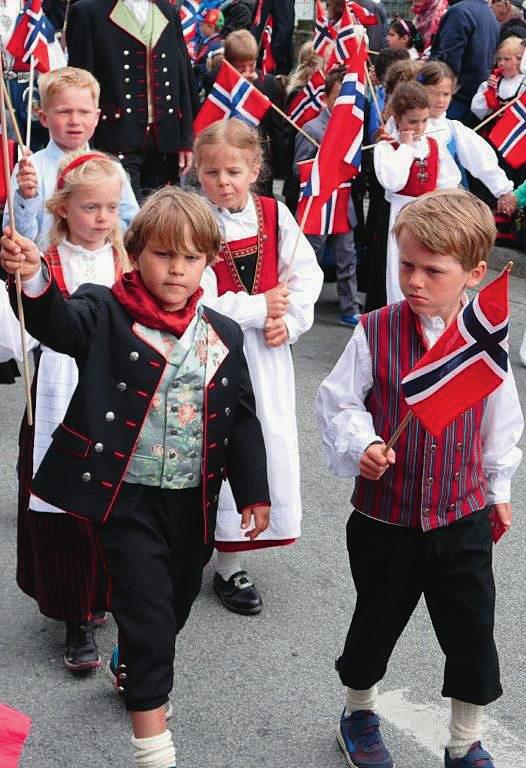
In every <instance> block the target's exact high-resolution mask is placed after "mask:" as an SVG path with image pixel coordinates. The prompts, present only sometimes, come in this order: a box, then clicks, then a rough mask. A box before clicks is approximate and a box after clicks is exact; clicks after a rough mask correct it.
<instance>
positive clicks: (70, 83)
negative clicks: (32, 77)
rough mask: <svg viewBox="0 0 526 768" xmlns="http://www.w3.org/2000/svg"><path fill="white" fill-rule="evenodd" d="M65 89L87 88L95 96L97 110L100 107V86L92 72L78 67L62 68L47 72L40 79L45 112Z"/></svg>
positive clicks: (39, 89) (39, 85)
mask: <svg viewBox="0 0 526 768" xmlns="http://www.w3.org/2000/svg"><path fill="white" fill-rule="evenodd" d="M64 88H87V89H89V91H90V93H91V95H92V96H93V103H94V105H95V108H96V109H98V107H99V96H100V85H99V83H98V81H97V80H96V79H95V78H94V77H93V75H92V74H91V72H88V71H87V70H85V69H78V68H77V67H61V69H54V70H52V71H51V72H46V73H45V74H43V75H40V76H39V78H38V92H39V94H40V106H41V109H42V111H43V112H45V111H46V110H47V109H49V105H50V103H51V102H52V101H53V99H54V98H55V97H56V95H57V94H58V93H60V91H62V90H63V89H64Z"/></svg>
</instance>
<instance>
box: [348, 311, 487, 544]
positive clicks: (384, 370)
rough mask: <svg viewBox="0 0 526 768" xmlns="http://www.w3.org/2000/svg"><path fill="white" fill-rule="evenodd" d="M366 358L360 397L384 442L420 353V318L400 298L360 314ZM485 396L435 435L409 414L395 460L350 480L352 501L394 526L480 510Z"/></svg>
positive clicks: (402, 409) (401, 409) (425, 524)
mask: <svg viewBox="0 0 526 768" xmlns="http://www.w3.org/2000/svg"><path fill="white" fill-rule="evenodd" d="M361 322H362V325H363V328H364V330H365V335H366V337H367V342H368V344H369V349H370V351H371V358H372V372H373V382H374V384H373V388H372V390H371V392H370V393H369V396H368V399H367V401H366V407H367V410H368V411H369V412H370V413H371V414H372V417H373V423H374V429H375V432H376V434H377V435H380V436H381V437H382V438H383V439H384V440H385V441H386V442H387V440H388V439H389V437H390V436H391V435H392V434H393V432H394V431H395V429H396V427H397V426H398V424H399V423H400V422H401V421H402V419H403V418H404V416H405V415H406V413H407V411H408V406H407V405H406V403H405V400H404V398H403V395H402V390H401V381H402V379H403V377H404V376H405V375H406V374H407V373H409V371H410V370H411V368H412V367H413V366H414V365H415V364H416V362H417V361H418V360H419V359H420V358H421V357H422V355H423V354H424V352H425V350H426V347H425V340H424V337H423V334H422V330H421V326H420V322H419V320H418V317H417V316H416V315H415V314H414V313H413V312H412V311H411V308H410V307H409V304H408V303H407V302H406V301H402V302H400V303H398V304H391V305H389V306H387V307H383V308H382V309H379V310H376V311H375V312H371V313H369V314H368V315H365V316H364V317H362V319H361ZM485 404H486V401H485V400H484V401H482V402H481V403H478V404H477V405H475V406H474V407H473V408H471V409H470V410H469V411H466V413H464V414H463V415H462V416H460V417H459V418H458V419H456V420H455V421H454V422H452V424H450V425H449V427H447V428H446V429H445V430H444V432H443V433H442V435H441V436H440V438H435V437H433V435H431V434H430V433H429V432H427V431H426V430H425V429H424V428H423V427H422V426H421V425H420V423H419V422H418V420H417V419H415V418H413V419H412V420H411V421H410V422H409V426H408V427H407V429H406V430H405V431H404V432H403V433H402V435H401V437H400V439H399V440H398V443H397V444H396V463H395V464H394V466H392V467H390V468H389V469H388V470H387V472H386V473H385V474H384V475H383V477H382V478H380V480H377V481H376V482H374V481H371V480H366V479H364V478H363V477H358V478H357V479H356V485H355V488H354V494H353V497H352V503H353V505H354V507H355V508H356V509H358V510H360V511H361V512H363V513H365V514H366V515H368V516H369V517H374V518H377V519H379V520H384V521H385V522H388V523H394V524H397V525H404V526H411V527H415V528H422V529H423V530H424V531H428V530H431V529H433V528H440V527H442V526H444V525H449V524H450V523H453V522H455V520H459V519H460V518H462V517H465V516H466V515H469V514H471V513H472V512H475V511H476V510H478V509H482V508H483V507H484V506H485V504H486V481H485V477H484V472H483V468H482V442H481V438H480V427H481V422H482V416H483V413H484V408H485Z"/></svg>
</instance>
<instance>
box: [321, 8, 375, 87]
mask: <svg viewBox="0 0 526 768" xmlns="http://www.w3.org/2000/svg"><path fill="white" fill-rule="evenodd" d="M335 29H336V30H337V32H338V34H337V36H336V39H335V41H334V48H333V49H332V51H331V55H330V56H329V60H328V62H327V66H326V69H325V71H326V72H329V71H330V70H331V69H332V68H333V67H335V66H338V65H341V64H344V65H345V66H349V65H350V62H351V61H352V59H353V57H354V55H355V53H356V51H357V49H358V46H359V44H360V41H361V39H362V38H361V36H360V35H359V34H358V31H357V25H356V24H355V22H354V20H353V18H352V17H351V13H350V11H349V8H348V6H347V5H346V6H345V7H344V9H343V13H342V17H341V19H340V21H339V22H338V24H337V25H336V27H335ZM359 29H363V28H362V27H360V28H359ZM364 47H365V46H364Z"/></svg>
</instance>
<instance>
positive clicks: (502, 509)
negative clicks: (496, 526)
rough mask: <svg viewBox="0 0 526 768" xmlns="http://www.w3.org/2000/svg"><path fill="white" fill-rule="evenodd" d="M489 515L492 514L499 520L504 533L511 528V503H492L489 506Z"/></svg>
mask: <svg viewBox="0 0 526 768" xmlns="http://www.w3.org/2000/svg"><path fill="white" fill-rule="evenodd" d="M490 515H494V516H495V517H496V518H497V520H498V521H499V522H500V524H501V527H502V529H503V533H506V532H507V531H509V529H510V528H511V519H512V513H511V503H510V502H509V501H508V502H505V503H502V504H493V505H492V507H491V508H490Z"/></svg>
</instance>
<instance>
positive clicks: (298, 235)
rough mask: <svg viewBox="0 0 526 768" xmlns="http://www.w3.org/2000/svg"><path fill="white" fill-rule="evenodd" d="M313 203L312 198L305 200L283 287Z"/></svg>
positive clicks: (288, 277)
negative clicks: (305, 203)
mask: <svg viewBox="0 0 526 768" xmlns="http://www.w3.org/2000/svg"><path fill="white" fill-rule="evenodd" d="M313 201H314V197H312V195H311V197H309V199H308V200H307V205H306V206H305V210H304V211H303V216H302V217H301V222H300V226H299V229H298V234H297V235H296V242H295V243H294V250H293V251H292V256H291V257H290V261H289V266H288V267H287V273H286V275H285V285H286V284H287V283H288V282H289V280H290V273H291V272H292V266H293V264H294V259H295V258H296V253H297V252H298V246H299V244H300V238H301V236H302V234H303V230H304V229H305V225H306V223H307V217H308V215H309V213H310V209H311V207H312V203H313Z"/></svg>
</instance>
